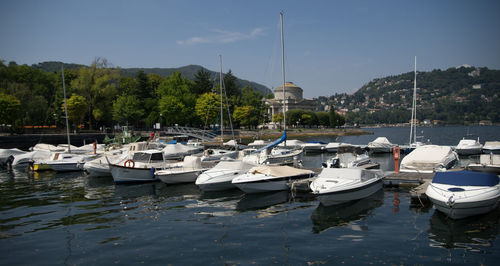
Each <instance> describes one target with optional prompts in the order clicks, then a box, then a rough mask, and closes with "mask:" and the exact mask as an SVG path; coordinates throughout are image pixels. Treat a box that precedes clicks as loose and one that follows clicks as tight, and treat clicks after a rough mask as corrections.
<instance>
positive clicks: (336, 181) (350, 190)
mask: <svg viewBox="0 0 500 266" xmlns="http://www.w3.org/2000/svg"><path fill="white" fill-rule="evenodd" d="M383 177H384V173H383V172H382V171H381V170H365V169H361V168H324V169H323V170H322V171H321V173H320V174H319V176H318V178H316V179H315V180H314V181H312V182H311V184H310V185H309V187H310V188H311V190H312V193H313V194H315V195H318V199H319V201H320V202H321V203H322V204H323V205H325V206H330V205H335V204H340V203H342V202H346V201H351V200H358V199H362V198H365V197H368V196H370V195H372V194H373V193H375V192H377V191H378V190H380V189H381V188H382V178H383Z"/></svg>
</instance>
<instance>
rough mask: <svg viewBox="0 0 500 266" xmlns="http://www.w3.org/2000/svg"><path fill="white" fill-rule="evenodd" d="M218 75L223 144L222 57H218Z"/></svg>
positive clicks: (222, 138) (222, 139)
mask: <svg viewBox="0 0 500 266" xmlns="http://www.w3.org/2000/svg"><path fill="white" fill-rule="evenodd" d="M219 63H220V73H219V86H220V137H221V141H222V142H224V122H223V121H224V120H223V119H224V115H223V114H224V111H223V108H222V55H219Z"/></svg>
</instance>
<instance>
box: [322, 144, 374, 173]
mask: <svg viewBox="0 0 500 266" xmlns="http://www.w3.org/2000/svg"><path fill="white" fill-rule="evenodd" d="M321 165H322V167H323V168H355V167H365V166H368V165H370V166H371V167H377V166H380V165H379V164H377V163H375V162H372V160H371V159H370V156H369V155H368V154H367V152H366V150H363V149H361V147H359V146H352V145H342V146H341V147H340V148H339V149H338V151H337V154H336V155H335V156H333V157H331V158H330V159H328V160H326V162H323V163H322V164H321Z"/></svg>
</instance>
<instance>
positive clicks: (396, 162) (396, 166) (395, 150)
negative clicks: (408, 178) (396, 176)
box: [392, 147, 400, 173]
mask: <svg viewBox="0 0 500 266" xmlns="http://www.w3.org/2000/svg"><path fill="white" fill-rule="evenodd" d="M399 157H400V151H399V147H394V148H393V149H392V158H394V172H396V173H399Z"/></svg>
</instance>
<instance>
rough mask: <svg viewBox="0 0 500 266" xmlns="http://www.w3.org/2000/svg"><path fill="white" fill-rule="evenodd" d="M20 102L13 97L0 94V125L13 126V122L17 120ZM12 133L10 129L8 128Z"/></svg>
mask: <svg viewBox="0 0 500 266" xmlns="http://www.w3.org/2000/svg"><path fill="white" fill-rule="evenodd" d="M20 110H21V101H19V100H18V99H17V98H16V97H15V96H13V95H10V94H5V93H2V92H0V125H2V127H3V126H4V125H11V126H13V124H14V121H16V119H18V118H19V112H20ZM10 130H11V132H12V130H13V129H12V127H11V128H10Z"/></svg>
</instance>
